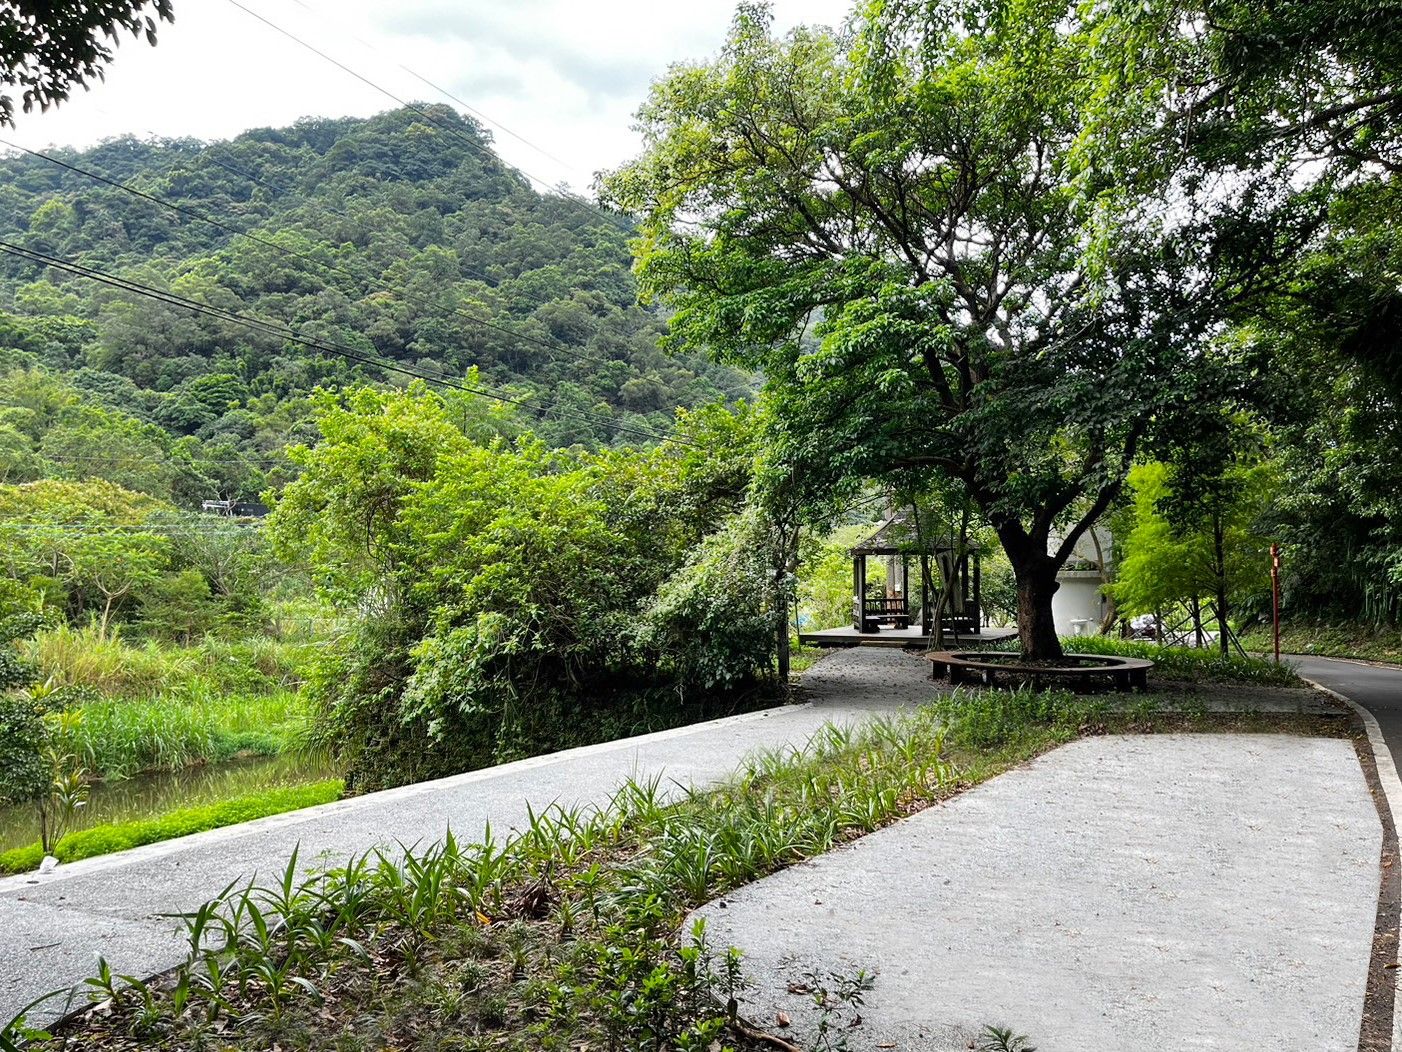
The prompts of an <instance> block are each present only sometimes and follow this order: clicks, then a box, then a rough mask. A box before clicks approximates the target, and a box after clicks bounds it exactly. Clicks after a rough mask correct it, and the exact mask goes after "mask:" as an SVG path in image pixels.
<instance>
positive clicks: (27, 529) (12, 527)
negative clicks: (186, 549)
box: [0, 521, 257, 537]
mask: <svg viewBox="0 0 1402 1052" xmlns="http://www.w3.org/2000/svg"><path fill="white" fill-rule="evenodd" d="M256 528H257V527H256V525H255V522H249V523H248V524H247V525H244V526H230V525H225V524H215V523H211V524H210V525H208V526H204V525H200V524H199V523H181V524H175V523H170V524H166V523H159V524H155V523H153V524H150V525H143V526H137V525H111V526H109V525H102V524H99V523H91V524H89V523H58V522H3V521H0V533H4V532H7V531H8V532H13V533H77V534H89V535H93V534H98V535H100V534H127V535H130V534H134V533H135V534H139V533H149V534H153V535H158V534H161V533H204V534H218V535H222V536H229V537H234V536H238V535H240V534H246V533H247V532H248V531H249V530H251V529H256Z"/></svg>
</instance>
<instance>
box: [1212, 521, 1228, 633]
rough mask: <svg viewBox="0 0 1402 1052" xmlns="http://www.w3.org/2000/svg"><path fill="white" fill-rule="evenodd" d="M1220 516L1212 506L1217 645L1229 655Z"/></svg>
mask: <svg viewBox="0 0 1402 1052" xmlns="http://www.w3.org/2000/svg"><path fill="white" fill-rule="evenodd" d="M1223 533H1224V530H1223V529H1222V516H1221V514H1220V513H1218V512H1217V510H1216V509H1215V508H1214V509H1213V513H1212V556H1213V562H1214V563H1215V565H1214V566H1213V567H1212V569H1213V575H1214V576H1215V577H1216V578H1217V646H1218V649H1219V650H1221V652H1222V656H1223V657H1224V658H1225V657H1230V656H1231V651H1230V650H1229V649H1228V644H1229V643H1230V641H1231V632H1230V630H1229V629H1228V628H1227V552H1226V544H1225V543H1224V542H1225V540H1226V538H1225V537H1224V536H1223Z"/></svg>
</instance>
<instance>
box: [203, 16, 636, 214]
mask: <svg viewBox="0 0 1402 1052" xmlns="http://www.w3.org/2000/svg"><path fill="white" fill-rule="evenodd" d="M227 2H228V3H230V4H232V5H233V6H234V7H237V8H238V9H239V10H240V11H242V12H244V13H245V14H247V15H248V16H250V17H251V18H254V19H257V20H258V21H259V22H262V23H263V24H264V25H265V26H267V27H268V28H269V29H272V30H274V31H275V32H277V33H280V34H281V35H282V36H284V37H286V38H287V39H288V40H291V41H293V42H294V43H296V44H299V45H300V46H302V47H304V48H306V49H307V50H308V51H310V52H311V53H312V54H313V55H316V56H317V57H318V58H321V59H323V60H324V61H326V62H329V63H331V65H333V66H335V67H336V68H337V69H339V70H341V71H342V72H344V73H347V74H349V75H350V76H352V77H354V78H355V79H356V80H358V81H360V82H361V83H362V84H364V85H366V86H367V87H370V88H373V89H374V90H375V91H378V92H379V93H380V94H381V95H383V96H385V98H387V99H391V100H393V101H394V102H395V103H396V104H397V105H399V106H402V107H403V108H404V109H407V110H409V111H410V112H411V113H414V114H416V115H417V116H419V117H422V118H423V119H424V120H426V121H428V122H429V123H430V124H432V125H434V126H435V127H437V128H441V129H443V130H444V131H446V132H448V133H449V134H450V135H453V136H455V137H457V138H459V139H461V140H462V141H463V142H464V143H466V144H467V146H468V147H469V148H470V149H472V150H474V151H476V152H477V153H478V154H479V155H481V156H482V157H484V158H487V159H490V160H492V161H494V162H496V163H498V164H500V163H501V158H499V157H497V155H496V154H494V153H493V152H492V151H491V150H490V149H488V148H487V147H485V146H483V145H482V144H481V143H479V142H477V141H476V140H475V139H472V138H470V137H469V136H466V135H464V134H463V133H462V132H461V131H460V130H459V129H457V128H455V127H453V125H451V124H447V123H445V122H444V121H441V120H439V119H438V118H437V117H435V116H434V115H433V114H431V113H429V112H428V111H426V110H424V109H423V108H422V107H419V106H415V105H414V104H413V103H412V102H409V101H407V100H406V99H402V98H400V97H399V96H398V95H396V94H395V93H394V92H392V91H390V90H389V89H388V88H386V87H384V86H382V85H380V84H377V83H375V81H373V80H371V79H370V78H369V77H367V76H366V75H365V74H363V73H360V72H358V71H357V70H355V69H352V68H351V67H350V66H348V65H346V64H345V63H344V62H341V61H340V60H339V59H336V58H334V57H332V56H331V55H330V54H328V53H327V52H325V51H322V50H321V49H320V48H318V47H317V46H316V45H314V44H311V43H309V42H307V41H306V40H303V39H302V38H301V37H299V36H298V35H297V34H296V33H294V32H292V31H291V30H290V29H286V28H284V27H283V26H280V25H278V24H277V23H276V22H274V21H272V20H271V19H269V18H266V17H264V16H263V15H260V14H259V13H258V12H257V11H254V10H253V9H252V8H250V7H247V6H245V5H244V4H243V3H241V2H240V0H227ZM415 76H417V74H415ZM420 79H423V78H420ZM512 167H513V168H514V169H515V170H516V171H518V172H520V173H521V174H522V175H523V176H525V177H526V178H527V179H528V180H530V181H531V182H533V183H536V184H537V185H539V186H541V187H543V188H544V189H545V190H546V191H548V192H556V193H562V196H564V197H567V198H569V199H570V200H572V201H574V202H576V203H577V204H580V205H583V206H584V207H585V208H588V209H590V210H591V211H593V212H595V213H597V214H598V215H600V216H602V217H603V218H605V219H607V220H608V221H609V222H611V223H614V224H615V225H617V226H618V227H619V229H623V230H626V229H628V228H627V225H626V224H627V220H626V219H624V217H622V216H620V215H618V214H617V213H614V212H609V211H606V210H605V209H604V208H603V207H602V206H600V205H598V204H595V203H594V202H592V201H590V200H588V199H587V198H585V197H581V196H580V195H578V194H575V193H570V192H561V191H559V190H557V189H556V188H554V187H552V186H551V185H550V183H548V182H547V181H546V180H545V179H543V178H542V177H540V176H538V175H533V174H532V173H531V172H529V171H527V170H526V169H525V168H522V167H521V166H520V165H513V166H512Z"/></svg>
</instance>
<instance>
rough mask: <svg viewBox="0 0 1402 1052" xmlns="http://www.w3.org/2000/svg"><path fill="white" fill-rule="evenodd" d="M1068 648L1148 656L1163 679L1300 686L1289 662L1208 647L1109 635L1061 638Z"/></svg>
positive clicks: (1158, 675) (1077, 650)
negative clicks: (1174, 645)
mask: <svg viewBox="0 0 1402 1052" xmlns="http://www.w3.org/2000/svg"><path fill="white" fill-rule="evenodd" d="M1062 643H1063V645H1064V646H1065V648H1066V650H1067V651H1075V652H1077V653H1081V654H1114V655H1117V656H1120V657H1139V658H1147V659H1148V660H1150V661H1152V662H1154V671H1153V675H1155V676H1157V677H1160V678H1162V679H1183V680H1191V681H1194V682H1198V681H1205V680H1217V681H1221V682H1227V683H1265V684H1270V685H1272V686H1284V687H1289V686H1299V685H1300V681H1299V678H1298V677H1297V676H1296V675H1295V673H1294V672H1293V671H1292V670H1291V669H1290V667H1289V666H1288V665H1284V664H1281V665H1277V664H1276V663H1275V662H1274V661H1270V660H1267V659H1265V658H1258V657H1242V656H1241V655H1240V654H1231V655H1229V656H1227V657H1225V658H1224V657H1223V656H1222V653H1221V651H1219V650H1217V649H1215V648H1211V647H1200V648H1199V647H1169V646H1161V645H1159V644H1158V643H1149V642H1142V641H1140V640H1133V639H1115V638H1113V637H1111V636H1074V637H1072V638H1069V639H1064V640H1062Z"/></svg>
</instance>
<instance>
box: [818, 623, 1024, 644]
mask: <svg viewBox="0 0 1402 1052" xmlns="http://www.w3.org/2000/svg"><path fill="white" fill-rule="evenodd" d="M1016 635H1017V629H1015V628H985V629H984V630H983V631H982V632H980V633H979V634H977V635H970V634H969V633H968V632H961V633H959V634H958V635H957V636H956V635H955V634H954V633H953V632H946V633H945V634H944V645H945V646H946V647H960V646H971V645H973V644H975V643H997V642H1000V641H1001V640H1004V639H1012V638H1014V637H1015V636H1016ZM798 641H799V642H800V643H802V644H803V645H804V646H808V647H928V646H929V645H930V637H929V636H927V635H926V634H925V633H924V632H922V631H920V629H919V628H883V629H882V630H881V631H880V632H858V631H857V630H856V629H855V628H853V627H852V626H851V625H845V626H843V627H842V628H824V629H820V630H819V631H817V632H800V633H799V634H798Z"/></svg>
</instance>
